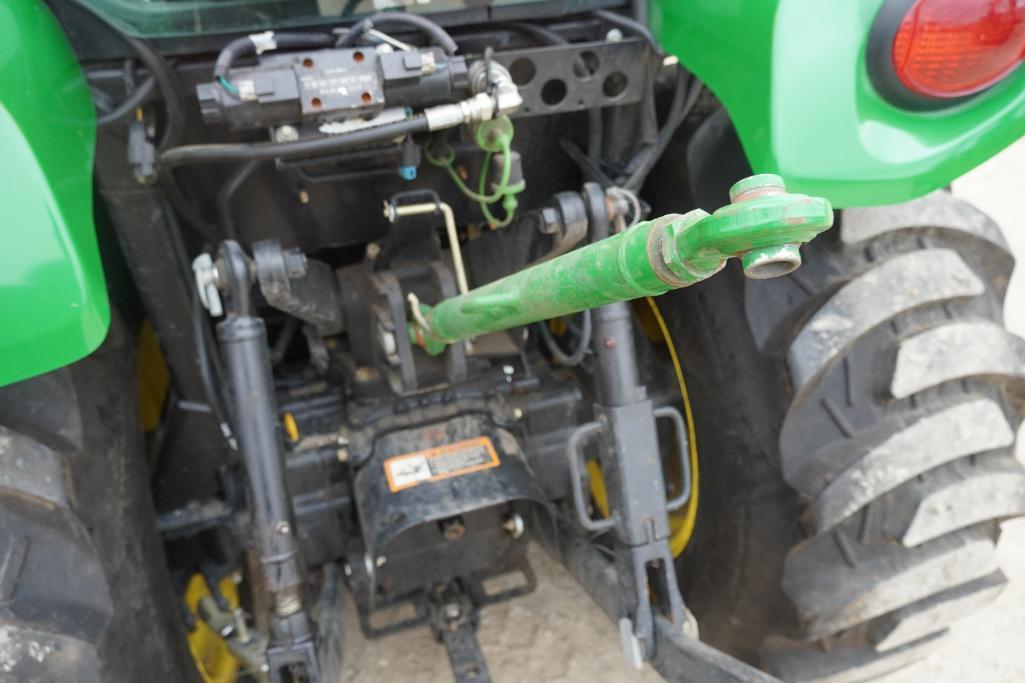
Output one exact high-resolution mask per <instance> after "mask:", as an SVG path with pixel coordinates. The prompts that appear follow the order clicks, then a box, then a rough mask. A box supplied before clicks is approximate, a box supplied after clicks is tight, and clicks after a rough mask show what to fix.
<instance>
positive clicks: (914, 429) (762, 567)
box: [664, 192, 1025, 682]
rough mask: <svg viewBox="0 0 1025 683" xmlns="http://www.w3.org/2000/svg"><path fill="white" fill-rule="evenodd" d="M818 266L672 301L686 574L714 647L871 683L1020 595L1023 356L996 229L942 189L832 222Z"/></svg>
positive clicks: (1024, 486) (818, 675)
mask: <svg viewBox="0 0 1025 683" xmlns="http://www.w3.org/2000/svg"><path fill="white" fill-rule="evenodd" d="M803 255H804V266H803V267H802V268H800V269H799V270H797V271H796V272H795V273H793V274H792V275H791V276H788V277H784V278H779V279H777V280H769V281H752V280H745V279H744V278H743V277H742V275H741V274H740V272H739V268H737V267H736V265H735V264H734V265H733V266H732V267H730V268H729V269H728V270H727V271H726V272H724V273H723V274H721V275H719V276H716V277H714V278H712V279H711V280H709V281H708V282H706V283H703V284H702V285H698V286H696V287H693V288H691V289H690V290H684V291H681V292H678V293H676V294H674V295H672V299H671V300H672V303H671V304H667V305H665V306H664V308H665V309H666V310H667V311H669V312H670V313H671V325H672V327H673V330H674V335H675V336H676V339H677V343H678V344H679V345H680V346H681V348H682V353H683V356H684V363H685V365H686V367H687V372H688V382H689V384H690V389H691V394H692V400H693V404H694V410H695V413H696V422H697V427H698V437H699V438H698V442H699V448H700V455H701V468H702V470H701V482H702V484H701V485H702V489H701V498H700V500H701V503H700V505H701V507H700V510H699V522H698V529H697V532H696V535H695V538H694V540H693V542H692V545H691V547H690V548H689V549H688V551H687V552H686V553H685V554H684V556H683V558H682V560H681V562H680V568H679V571H680V574H681V576H682V581H683V587H684V590H685V596H686V597H687V599H688V600H689V606H690V607H691V608H692V609H693V610H694V612H695V613H696V615H697V617H698V620H699V623H700V624H701V627H702V637H703V639H706V640H708V641H709V642H711V643H713V644H715V645H717V646H719V647H722V648H724V649H726V650H728V651H730V652H733V653H735V654H737V655H738V656H741V657H743V658H745V659H747V660H748V661H751V662H753V663H757V664H760V665H761V666H763V667H764V668H766V669H767V670H769V671H770V672H772V673H775V674H776V675H778V676H780V677H781V678H783V679H785V680H788V681H812V680H814V681H827V680H828V681H833V682H835V681H857V680H864V679H868V678H872V677H874V676H877V675H880V674H882V673H884V672H886V671H890V670H892V669H895V668H899V667H901V666H904V665H906V664H908V663H910V662H912V661H914V660H916V659H918V658H920V657H922V656H923V655H924V654H926V653H927V652H929V651H930V650H931V648H933V647H935V646H936V645H937V644H938V643H939V642H941V641H942V637H943V635H944V633H945V631H946V628H947V626H948V625H949V624H950V623H951V622H952V621H954V620H955V619H957V618H959V617H961V616H963V615H964V614H966V613H968V612H970V611H971V610H973V609H976V608H978V607H980V606H982V605H984V604H986V603H987V602H989V601H990V600H992V599H993V598H994V597H995V596H996V595H997V594H998V593H999V591H1000V589H1001V588H1002V587H1003V585H1004V584H1005V583H1006V579H1005V578H1004V576H1003V574H1002V573H1001V572H1000V570H999V568H998V567H997V566H996V564H995V559H994V552H993V551H994V543H995V541H996V539H997V537H998V535H999V526H998V522H999V521H1000V520H1002V519H1006V518H1008V517H1013V516H1017V515H1021V514H1025V470H1023V468H1022V467H1021V465H1020V464H1019V463H1018V462H1017V461H1016V460H1015V457H1014V439H1015V432H1016V430H1017V427H1018V425H1019V423H1020V421H1021V418H1022V414H1023V405H1025V402H1023V388H1025V342H1023V341H1022V340H1021V339H1019V338H1017V337H1015V336H1013V335H1011V334H1010V333H1009V332H1007V331H1006V330H1005V329H1004V327H1003V325H1002V322H1001V321H1002V305H1003V297H1004V293H1005V290H1006V287H1007V283H1008V279H1009V277H1010V274H1011V270H1012V269H1013V265H1014V264H1013V259H1012V257H1011V254H1010V252H1009V250H1008V247H1007V245H1006V243H1005V242H1004V240H1003V238H1002V236H1001V235H1000V232H999V229H998V228H997V226H996V225H995V224H994V223H993V221H991V220H990V219H988V218H987V217H986V216H985V215H983V214H982V213H980V212H979V211H977V210H975V209H974V208H972V207H970V206H968V205H967V204H965V203H963V202H961V201H959V200H957V199H954V198H952V197H951V196H950V195H949V194H948V193H946V192H937V193H934V194H931V195H929V196H927V197H925V198H923V199H920V200H916V201H913V202H908V203H906V204H900V205H896V206H888V207H878V208H871V209H856V210H849V211H845V212H843V214H842V215H840V214H839V213H838V226H837V227H836V228H834V229H833V230H831V231H829V232H828V233H826V234H825V235H823V236H821V237H820V238H818V239H816V240H815V241H813V242H812V243H811V244H809V245H808V246H807V247H805V248H804V249H803Z"/></svg>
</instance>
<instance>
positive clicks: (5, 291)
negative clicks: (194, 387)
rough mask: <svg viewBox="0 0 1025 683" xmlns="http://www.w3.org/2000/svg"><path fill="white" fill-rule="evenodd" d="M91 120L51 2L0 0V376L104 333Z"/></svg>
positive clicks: (53, 358) (43, 366) (88, 347)
mask: <svg viewBox="0 0 1025 683" xmlns="http://www.w3.org/2000/svg"><path fill="white" fill-rule="evenodd" d="M95 128H96V122H95V114H94V112H93V105H92V99H91V98H90V96H89V88H88V86H87V84H86V82H85V79H84V77H83V75H82V71H81V69H80V67H79V65H78V62H77V61H76V59H75V55H74V54H73V53H72V51H71V48H70V46H69V45H68V42H67V39H66V38H65V36H64V33H63V32H62V31H61V28H60V26H59V25H58V24H57V22H56V20H55V19H54V18H53V16H52V15H51V13H50V11H49V9H47V7H46V6H45V5H44V4H43V3H42V2H39V1H37V0H15V1H14V2H2V3H0V207H3V212H2V214H0V225H2V226H3V227H2V234H3V247H2V248H0V323H2V325H3V334H0V385H3V384H9V383H11V382H15V381H18V380H20V379H24V378H26V377H31V376H33V375H37V374H40V373H43V372H47V371H49V370H53V369H55V368H58V367H60V366H62V365H66V364H68V363H71V362H73V361H75V360H77V359H79V358H81V357H82V356H85V355H86V354H88V353H89V352H91V351H92V350H93V349H95V348H96V347H97V346H98V345H99V344H100V342H101V341H103V338H104V336H105V335H106V331H107V325H108V323H109V319H110V311H109V304H108V301H107V293H106V287H105V284H104V278H103V268H102V265H101V263H100V255H99V249H98V246H97V242H96V233H95V230H94V226H93V212H92V208H93V207H92V164H93V146H94V142H95Z"/></svg>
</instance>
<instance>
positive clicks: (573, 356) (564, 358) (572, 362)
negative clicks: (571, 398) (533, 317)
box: [536, 310, 591, 368]
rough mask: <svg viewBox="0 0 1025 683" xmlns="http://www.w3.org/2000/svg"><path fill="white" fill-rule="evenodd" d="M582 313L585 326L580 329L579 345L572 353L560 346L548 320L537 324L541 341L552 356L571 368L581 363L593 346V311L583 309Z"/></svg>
mask: <svg viewBox="0 0 1025 683" xmlns="http://www.w3.org/2000/svg"><path fill="white" fill-rule="evenodd" d="M582 315H583V319H584V322H583V327H582V329H581V330H580V336H579V338H578V339H577V347H576V349H574V350H573V352H572V353H566V352H565V351H563V350H562V348H561V347H560V346H559V342H558V341H556V340H555V337H554V336H552V332H551V330H549V329H548V324H547V323H546V322H539V323H537V325H536V327H537V330H538V332H539V333H540V334H541V341H543V342H544V344H545V346H546V347H547V348H548V350H549V351H550V352H551V354H552V358H554V359H555V360H556V361H558V363H559V364H560V365H565V366H566V367H569V368H572V367H574V366H577V365H580V363H581V362H582V361H583V360H584V355H585V354H586V353H587V350H588V349H589V348H590V347H591V311H589V310H587V311H583V312H582Z"/></svg>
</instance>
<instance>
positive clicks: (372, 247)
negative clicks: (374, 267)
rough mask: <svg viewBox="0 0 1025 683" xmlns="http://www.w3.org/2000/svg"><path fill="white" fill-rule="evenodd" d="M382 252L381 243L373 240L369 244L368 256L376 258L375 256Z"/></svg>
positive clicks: (372, 258) (371, 258)
mask: <svg viewBox="0 0 1025 683" xmlns="http://www.w3.org/2000/svg"><path fill="white" fill-rule="evenodd" d="M380 253H381V245H380V244H378V243H377V242H371V243H370V244H368V245H367V258H368V259H370V260H374V259H375V258H377V256H378V254H380Z"/></svg>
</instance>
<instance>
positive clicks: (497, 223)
mask: <svg viewBox="0 0 1025 683" xmlns="http://www.w3.org/2000/svg"><path fill="white" fill-rule="evenodd" d="M499 144H500V145H501V147H502V155H503V158H504V159H505V163H504V164H503V169H502V180H501V182H500V183H498V185H497V187H498V188H499V189H500V192H499V194H501V196H502V208H503V209H505V218H503V219H502V220H499V219H498V218H496V217H495V215H494V214H492V213H491V207H490V206H488V204H491V203H492V202H480V210H481V213H482V214H484V218H485V219H486V220H487V222H488V224H489V225H491V226H492V227H495V228H504V227H506V226H508V225H509V224H510V223H512V222H513V218H514V217H515V215H516V207H518V206H519V202H517V201H516V197H515V194H516V193H517V192H522V191H523V188H524V186H525V183H523V182H520V183H517V184H516V185H515V186H513V187H509V176H510V175H511V169H512V162H511V158H512V149H511V147H510V145H509V140H508V138H503V139H502V140H501V142H500V143H499ZM492 155H493V153H492V152H488V153H487V154H486V155H485V156H484V165H483V167H482V168H481V173H480V184H479V187H478V189H479V191H480V192H481V194H483V193H484V186H485V185H486V184H487V180H488V173H487V171H488V167H489V166H490V165H491V157H492Z"/></svg>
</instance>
